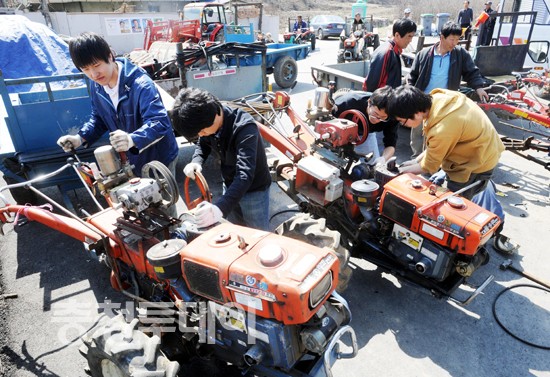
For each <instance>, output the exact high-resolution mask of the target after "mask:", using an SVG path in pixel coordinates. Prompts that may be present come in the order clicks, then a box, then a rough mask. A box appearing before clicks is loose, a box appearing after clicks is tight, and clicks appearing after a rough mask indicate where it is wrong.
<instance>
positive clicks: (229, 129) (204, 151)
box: [192, 106, 271, 216]
mask: <svg viewBox="0 0 550 377" xmlns="http://www.w3.org/2000/svg"><path fill="white" fill-rule="evenodd" d="M210 153H214V155H215V156H216V157H217V158H218V159H219V160H220V162H221V173H222V177H223V181H224V184H225V186H226V191H225V193H224V194H223V195H222V196H221V197H219V198H218V199H217V200H216V201H215V202H214V204H215V205H216V206H218V208H219V209H220V210H221V211H222V213H223V214H224V216H227V215H228V214H229V213H230V212H231V211H232V209H233V207H234V206H235V205H236V204H237V203H239V201H240V200H241V198H242V197H243V196H244V194H246V193H247V192H253V191H260V190H266V189H267V188H269V186H270V185H271V175H270V173H269V168H268V166H267V157H266V154H265V149H264V145H263V140H262V137H261V136H260V131H259V129H258V126H257V125H256V122H255V121H254V119H253V118H252V116H251V115H250V114H248V113H247V112H245V111H243V110H241V109H231V108H230V107H227V106H223V125H222V127H221V128H220V130H219V131H218V132H217V133H216V134H214V135H210V136H203V137H200V138H199V143H198V146H197V149H196V150H195V153H194V154H193V158H192V162H196V163H199V164H202V163H203V162H204V161H205V160H206V159H207V158H208V156H209V155H210Z"/></svg>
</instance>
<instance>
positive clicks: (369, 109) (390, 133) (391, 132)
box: [332, 85, 398, 165]
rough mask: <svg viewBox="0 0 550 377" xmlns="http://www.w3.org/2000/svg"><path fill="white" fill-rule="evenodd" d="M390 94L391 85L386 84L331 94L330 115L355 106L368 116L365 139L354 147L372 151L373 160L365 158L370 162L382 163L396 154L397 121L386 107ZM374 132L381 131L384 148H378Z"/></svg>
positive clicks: (361, 153) (363, 152) (356, 150)
mask: <svg viewBox="0 0 550 377" xmlns="http://www.w3.org/2000/svg"><path fill="white" fill-rule="evenodd" d="M392 95H393V89H392V88H391V87H390V86H388V85H386V86H384V87H382V88H380V89H377V90H375V91H374V93H369V92H363V91H351V92H348V93H345V94H342V95H340V96H337V97H336V96H335V97H334V106H333V107H332V115H334V116H336V117H338V116H340V114H342V113H343V112H344V111H347V110H358V111H360V112H361V113H363V115H364V116H365V118H366V119H367V127H368V130H367V131H368V136H367V139H366V140H365V142H364V143H363V144H361V145H358V146H356V147H355V152H356V153H358V154H360V155H367V154H369V153H371V152H372V153H373V157H372V160H370V161H367V163H369V164H371V165H377V164H384V163H386V161H388V160H389V159H390V157H392V156H393V155H394V154H395V146H396V145H397V126H398V122H397V121H396V120H395V119H393V118H390V117H389V116H388V112H387V110H386V108H387V107H388V102H389V100H390V98H391V97H392ZM377 132H382V134H383V135H384V139H383V143H384V150H383V151H382V153H380V150H379V149H378V140H377V137H376V133H377Z"/></svg>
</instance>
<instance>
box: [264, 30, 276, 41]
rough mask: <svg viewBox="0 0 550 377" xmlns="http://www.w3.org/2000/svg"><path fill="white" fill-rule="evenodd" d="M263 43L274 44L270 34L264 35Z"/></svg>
mask: <svg viewBox="0 0 550 377" xmlns="http://www.w3.org/2000/svg"><path fill="white" fill-rule="evenodd" d="M265 43H275V41H274V40H273V36H271V33H270V32H267V33H265Z"/></svg>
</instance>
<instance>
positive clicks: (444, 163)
mask: <svg viewBox="0 0 550 377" xmlns="http://www.w3.org/2000/svg"><path fill="white" fill-rule="evenodd" d="M388 113H389V114H390V115H391V116H392V117H394V118H395V119H396V120H397V121H398V122H401V124H402V125H404V126H407V127H420V126H422V133H423V135H424V143H425V149H424V151H423V152H422V153H421V154H420V155H419V156H418V157H416V158H415V159H413V160H410V161H405V162H404V163H403V164H401V165H400V167H399V171H400V172H401V173H413V174H426V173H429V174H434V173H436V172H437V171H438V170H439V169H441V170H442V171H443V172H445V179H446V181H447V188H448V189H449V190H451V191H454V192H456V191H458V190H460V189H463V188H465V187H466V186H469V185H472V184H473V183H476V182H479V183H478V184H477V185H475V186H473V187H471V188H469V189H468V190H466V191H464V192H462V193H461V195H462V196H463V197H465V198H467V199H472V198H473V197H474V195H476V194H478V193H480V192H482V191H483V190H485V188H486V187H487V184H488V183H489V182H490V179H491V177H492V175H493V170H494V169H495V167H496V166H497V164H498V160H499V158H500V155H501V153H502V152H503V151H504V144H502V141H501V140H500V138H499V136H498V133H497V131H496V130H495V128H494V126H493V124H492V123H491V120H490V119H489V118H488V117H487V115H486V114H485V113H484V112H483V110H481V108H480V107H479V106H477V104H476V103H475V102H473V101H471V100H470V99H468V98H466V96H465V95H463V94H461V93H459V92H456V91H452V90H447V89H434V90H432V91H431V92H430V93H429V94H426V93H424V92H423V91H421V90H420V89H418V88H416V87H413V86H409V85H405V86H401V87H399V88H397V89H395V93H394V97H393V98H392V99H391V100H390V102H389V104H388ZM495 200H496V198H495ZM502 220H504V219H502ZM503 223H504V221H503ZM501 231H502V226H501V227H500V228H499V229H498V230H497V232H496V238H495V247H496V249H497V250H498V251H501V252H504V253H513V252H514V251H515V250H516V249H517V246H515V245H513V244H511V243H510V242H509V239H508V238H507V237H506V236H504V235H501V234H500V232H501Z"/></svg>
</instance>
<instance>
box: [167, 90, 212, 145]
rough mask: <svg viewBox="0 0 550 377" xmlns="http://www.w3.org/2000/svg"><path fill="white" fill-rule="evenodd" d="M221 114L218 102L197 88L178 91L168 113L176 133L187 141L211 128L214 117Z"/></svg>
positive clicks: (206, 92)
mask: <svg viewBox="0 0 550 377" xmlns="http://www.w3.org/2000/svg"><path fill="white" fill-rule="evenodd" d="M221 113H222V105H221V103H220V100H219V99H218V98H217V97H216V96H214V95H213V94H211V93H209V92H208V91H206V90H204V89H199V88H184V89H182V90H180V92H179V93H178V95H177V96H176V101H175V102H174V106H173V108H172V110H171V111H170V112H169V114H170V118H171V119H172V126H173V127H174V129H175V130H176V132H178V133H179V134H180V135H182V136H183V137H185V138H186V139H188V140H193V139H196V138H197V135H198V134H199V132H200V131H202V130H203V129H205V128H208V127H210V126H212V124H213V123H214V118H216V115H221Z"/></svg>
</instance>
